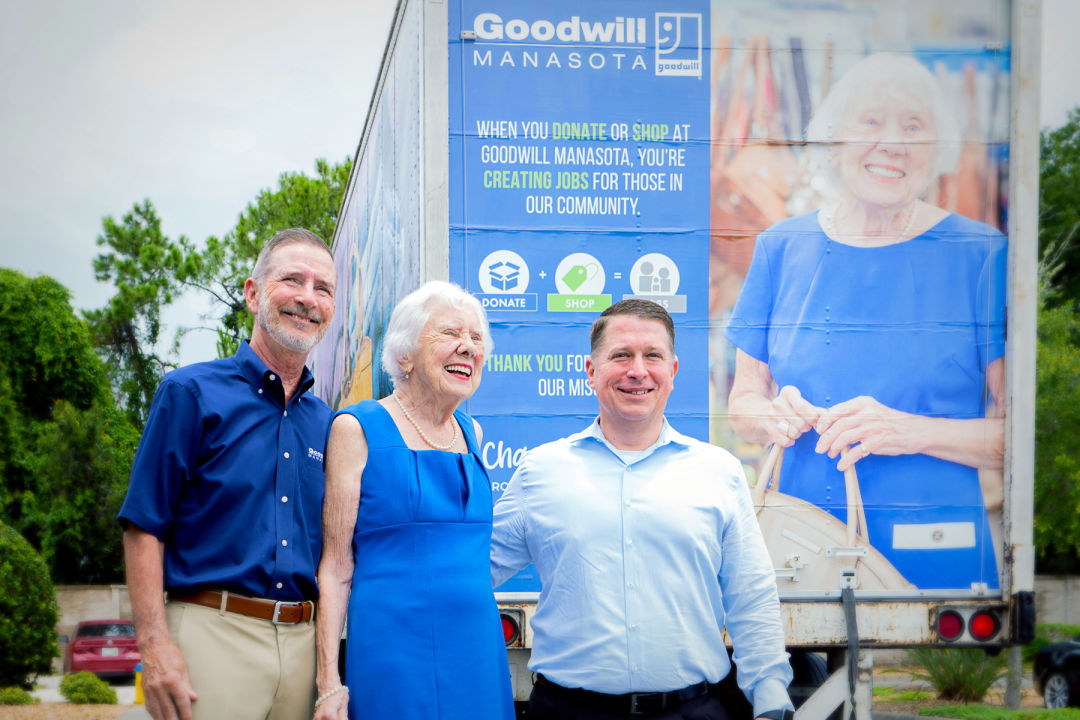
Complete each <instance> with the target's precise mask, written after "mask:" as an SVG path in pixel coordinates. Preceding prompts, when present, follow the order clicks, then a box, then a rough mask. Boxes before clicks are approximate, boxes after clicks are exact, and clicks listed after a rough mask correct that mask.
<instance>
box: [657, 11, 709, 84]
mask: <svg viewBox="0 0 1080 720" xmlns="http://www.w3.org/2000/svg"><path fill="white" fill-rule="evenodd" d="M656 74H657V75H676V76H678V75H682V76H690V77H699V78H700V77H701V14H700V13H656Z"/></svg>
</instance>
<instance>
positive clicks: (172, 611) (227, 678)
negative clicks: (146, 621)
mask: <svg viewBox="0 0 1080 720" xmlns="http://www.w3.org/2000/svg"><path fill="white" fill-rule="evenodd" d="M165 620H166V623H167V624H168V627H169V635H170V637H171V638H172V641H173V642H174V643H176V645H177V646H178V647H179V648H180V651H181V652H182V653H183V654H184V660H185V661H186V662H187V668H188V676H189V677H190V678H191V685H192V687H193V688H194V689H195V692H196V694H198V696H199V699H198V700H197V701H196V702H194V703H192V712H193V715H194V720H222V719H223V718H228V720H308V719H309V718H311V716H312V715H313V714H314V706H315V623H314V621H311V622H306V623H298V624H296V625H274V624H273V623H271V622H270V621H269V620H260V619H259V618H253V617H248V616H246V615H238V614H236V613H230V612H225V611H222V610H214V609H211V608H207V607H202V606H201V605H190V604H188V603H182V602H169V603H166V605H165Z"/></svg>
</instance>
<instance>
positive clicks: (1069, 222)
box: [1039, 107, 1080, 305]
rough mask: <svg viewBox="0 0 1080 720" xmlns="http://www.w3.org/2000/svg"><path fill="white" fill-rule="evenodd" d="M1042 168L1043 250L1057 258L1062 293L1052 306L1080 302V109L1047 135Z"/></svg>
mask: <svg viewBox="0 0 1080 720" xmlns="http://www.w3.org/2000/svg"><path fill="white" fill-rule="evenodd" d="M1040 150H1041V152H1042V158H1041V160H1040V166H1039V250H1040V253H1041V255H1042V256H1043V257H1047V256H1050V255H1057V256H1058V262H1059V264H1060V266H1061V270H1060V273H1059V275H1058V277H1057V284H1058V288H1059V290H1060V293H1059V294H1057V295H1056V296H1054V297H1051V298H1050V304H1051V305H1058V304H1061V303H1063V302H1066V301H1067V300H1080V242H1076V241H1074V239H1076V238H1078V236H1080V107H1077V108H1073V110H1071V111H1070V112H1069V118H1068V121H1067V122H1066V123H1065V124H1064V125H1062V126H1061V127H1059V128H1057V129H1056V130H1051V131H1047V132H1043V134H1042V137H1041V141H1040Z"/></svg>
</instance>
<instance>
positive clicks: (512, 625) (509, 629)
mask: <svg viewBox="0 0 1080 720" xmlns="http://www.w3.org/2000/svg"><path fill="white" fill-rule="evenodd" d="M499 619H500V620H502V631H503V640H505V641H506V644H507V645H510V644H512V643H513V642H514V641H515V640H517V639H518V636H519V635H520V634H521V627H520V626H518V622H517V620H515V619H514V618H513V617H511V616H510V615H507V614H506V613H502V614H501V615H499Z"/></svg>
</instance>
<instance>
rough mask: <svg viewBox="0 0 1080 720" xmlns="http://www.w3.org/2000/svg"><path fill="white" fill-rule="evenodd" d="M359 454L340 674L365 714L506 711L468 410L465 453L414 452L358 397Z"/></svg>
mask: <svg viewBox="0 0 1080 720" xmlns="http://www.w3.org/2000/svg"><path fill="white" fill-rule="evenodd" d="M341 412H344V413H349V414H350V415H352V416H354V417H355V418H356V419H357V420H359V421H360V424H361V426H362V427H363V429H364V435H365V436H366V438H367V445H368V458H367V465H366V466H365V467H364V474H363V478H362V480H361V484H360V505H359V509H358V511H357V515H356V530H355V532H354V534H353V551H354V558H355V562H356V569H355V571H354V572H353V581H352V592H351V595H350V597H349V611H348V626H347V627H348V629H347V633H348V642H347V644H346V648H347V649H346V666H345V682H346V684H347V685H348V686H349V716H350V717H352V718H363V719H364V720H412V719H415V720H475V719H476V718H484V719H485V720H501V719H505V720H512V719H513V717H514V704H513V695H512V692H511V689H510V671H509V668H508V666H507V660H506V645H505V642H504V640H503V635H502V624H501V622H500V621H499V612H498V608H497V606H496V604H495V597H494V595H493V594H492V590H491V565H490V560H489V555H490V552H491V483H490V480H489V479H488V477H487V472H486V471H485V469H484V466H483V464H482V462H481V461H480V454H479V450H480V449H479V447H477V443H476V436H475V434H474V428H473V423H472V419H471V418H469V416H468V415H466V414H465V413H463V412H461V411H458V412H456V413H454V417H455V418H457V421H458V424H459V425H460V426H461V429H462V432H463V433H464V436H465V441H466V443H467V444H468V449H469V452H468V453H467V454H460V453H453V452H439V451H434V450H431V451H416V450H411V449H409V448H408V447H407V446H406V445H405V441H404V439H403V438H402V437H401V434H400V433H399V432H398V429H397V426H396V425H395V424H394V421H393V419H392V418H391V417H390V413H389V412H387V411H386V409H385V408H383V407H382V406H381V405H379V404H378V403H377V402H375V401H372V400H367V401H364V402H361V403H358V404H356V405H352V406H350V407H348V408H346V409H344V410H342V411H341Z"/></svg>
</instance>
